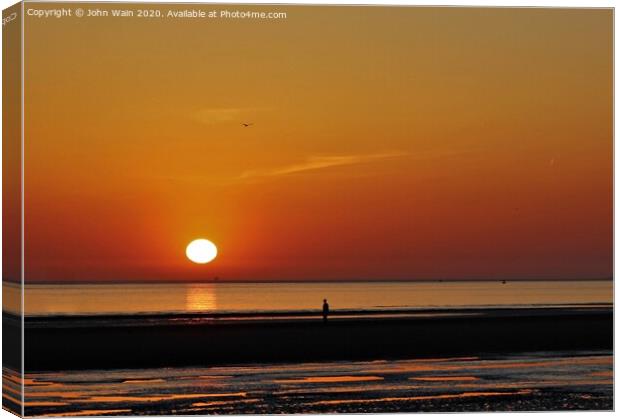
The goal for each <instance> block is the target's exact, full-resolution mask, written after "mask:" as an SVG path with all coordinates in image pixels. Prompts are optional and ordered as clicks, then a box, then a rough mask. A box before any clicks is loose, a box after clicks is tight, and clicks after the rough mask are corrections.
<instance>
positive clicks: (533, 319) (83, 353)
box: [3, 306, 613, 372]
mask: <svg viewBox="0 0 620 419" xmlns="http://www.w3.org/2000/svg"><path fill="white" fill-rule="evenodd" d="M297 314H298V316H297V318H291V317H290V316H288V317H287V316H281V317H277V316H274V317H270V318H267V317H269V316H265V315H261V316H260V317H256V316H246V317H243V318H241V317H240V316H238V315H236V316H235V315H229V316H224V317H218V318H215V317H213V316H197V315H187V316H178V315H175V316H172V315H170V316H80V317H71V316H69V317H55V318H44V319H42V318H27V319H26V321H25V346H26V351H25V367H26V371H27V372H33V371H54V370H74V369H109V368H154V367H178V366H212V365H226V364H241V363H245V364H247V363H264V362H265V363H277V362H310V361H315V362H318V361H338V360H375V359H407V358H421V357H422V358H423V357H436V356H471V355H476V354H493V353H498V354H501V353H515V352H525V351H530V352H531V351H561V350H563V351H570V350H611V349H612V347H613V309H612V308H611V307H610V306H608V307H600V306H599V307H585V306H582V307H573V308H566V307H564V308H511V309H471V310H430V311H429V310H413V311H409V312H408V313H399V314H398V315H397V313H392V312H384V313H376V312H375V313H371V314H368V313H366V314H365V315H361V314H360V313H357V314H352V313H334V314H333V315H332V316H331V318H330V319H329V321H328V323H327V324H324V323H323V322H322V319H321V318H320V316H318V315H317V314H315V313H301V314H300V313H297ZM3 325H4V328H5V333H6V335H5V337H6V336H9V337H10V336H12V335H15V336H18V335H19V318H15V317H14V316H11V315H8V314H6V313H4V316H3ZM10 361H11V359H5V366H6V367H13V366H12V365H11V364H10Z"/></svg>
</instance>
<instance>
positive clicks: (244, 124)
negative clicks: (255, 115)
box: [241, 122, 254, 128]
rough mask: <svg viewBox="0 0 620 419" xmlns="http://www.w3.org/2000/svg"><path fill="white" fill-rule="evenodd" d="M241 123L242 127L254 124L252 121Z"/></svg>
mask: <svg viewBox="0 0 620 419" xmlns="http://www.w3.org/2000/svg"><path fill="white" fill-rule="evenodd" d="M241 125H242V126H243V127H244V128H247V127H249V126H252V125H254V122H250V123H248V124H246V123H243V124H241Z"/></svg>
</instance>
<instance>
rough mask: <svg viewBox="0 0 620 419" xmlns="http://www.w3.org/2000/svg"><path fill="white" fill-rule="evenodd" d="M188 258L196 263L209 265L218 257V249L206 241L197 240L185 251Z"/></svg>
mask: <svg viewBox="0 0 620 419" xmlns="http://www.w3.org/2000/svg"><path fill="white" fill-rule="evenodd" d="M185 254H186V255H187V258H188V259H189V260H191V261H192V262H194V263H201V264H202V263H209V262H211V261H212V260H213V259H215V257H216V256H217V247H215V245H214V244H213V243H212V242H210V241H209V240H206V239H196V240H194V241H192V242H191V243H190V244H188V245H187V248H186V249H185Z"/></svg>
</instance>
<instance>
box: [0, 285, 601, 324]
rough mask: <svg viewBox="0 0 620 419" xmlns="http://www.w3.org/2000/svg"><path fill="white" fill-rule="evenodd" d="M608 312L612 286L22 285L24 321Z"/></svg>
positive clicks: (8, 298) (12, 297)
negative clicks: (532, 309) (498, 310)
mask: <svg viewBox="0 0 620 419" xmlns="http://www.w3.org/2000/svg"><path fill="white" fill-rule="evenodd" d="M20 299H21V296H20V288H19V286H18V285H14V284H10V283H6V282H5V283H3V307H4V310H8V311H9V312H14V313H15V312H19V309H20V306H19V301H20ZM323 299H327V300H328V302H329V305H330V310H332V311H338V310H360V311H363V310H389V309H420V308H465V307H525V306H557V305H578V304H610V303H612V301H613V282H612V281H610V280H606V281H603V280H590V281H583V280H582V281H517V280H513V281H510V280H507V281H500V280H498V281H410V282H390V281H386V282H378V281H377V282H339V283H335V282H286V283H281V282H279V283H165V284H163V283H162V284H157V283H155V284H154V283H88V284H84V283H81V284H27V285H26V287H25V293H24V308H25V310H24V312H25V314H26V316H48V315H94V314H129V315H131V314H164V313H236V312H239V313H253V312H256V313H260V312H291V311H295V312H298V311H316V310H320V309H321V307H322V304H323Z"/></svg>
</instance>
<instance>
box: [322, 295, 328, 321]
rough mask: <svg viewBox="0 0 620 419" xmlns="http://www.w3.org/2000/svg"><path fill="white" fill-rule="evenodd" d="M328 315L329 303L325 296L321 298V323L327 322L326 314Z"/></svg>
mask: <svg viewBox="0 0 620 419" xmlns="http://www.w3.org/2000/svg"><path fill="white" fill-rule="evenodd" d="M328 315H329V304H328V303H327V298H325V299H323V323H327V316H328Z"/></svg>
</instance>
